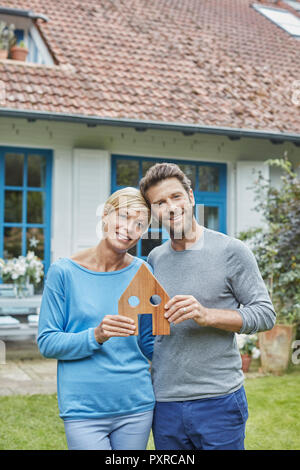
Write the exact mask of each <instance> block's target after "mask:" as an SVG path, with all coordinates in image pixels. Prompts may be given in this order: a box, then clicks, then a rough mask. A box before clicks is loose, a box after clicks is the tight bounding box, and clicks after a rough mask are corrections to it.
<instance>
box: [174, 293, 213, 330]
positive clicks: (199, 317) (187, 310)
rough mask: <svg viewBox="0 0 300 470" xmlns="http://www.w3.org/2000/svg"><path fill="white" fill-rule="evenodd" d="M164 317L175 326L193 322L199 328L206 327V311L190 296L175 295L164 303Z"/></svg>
mask: <svg viewBox="0 0 300 470" xmlns="http://www.w3.org/2000/svg"><path fill="white" fill-rule="evenodd" d="M165 309H166V310H167V311H166V313H165V317H166V318H167V319H168V321H169V322H170V323H174V324H175V325H177V324H178V323H181V322H183V321H185V320H194V321H195V322H196V323H198V325H200V326H207V325H208V309H207V308H205V307H203V305H201V304H200V302H198V300H196V299H195V297H193V296H192V295H175V297H173V298H172V299H170V300H169V302H167V303H166V305H165Z"/></svg>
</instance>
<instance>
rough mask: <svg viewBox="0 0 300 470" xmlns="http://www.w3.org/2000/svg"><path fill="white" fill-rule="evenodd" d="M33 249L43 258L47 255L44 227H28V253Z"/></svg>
mask: <svg viewBox="0 0 300 470" xmlns="http://www.w3.org/2000/svg"><path fill="white" fill-rule="evenodd" d="M28 251H33V252H34V254H35V255H36V256H38V257H39V258H40V259H41V260H43V259H44V257H45V237H44V229H42V228H36V227H32V228H28V229H27V231H26V253H28Z"/></svg>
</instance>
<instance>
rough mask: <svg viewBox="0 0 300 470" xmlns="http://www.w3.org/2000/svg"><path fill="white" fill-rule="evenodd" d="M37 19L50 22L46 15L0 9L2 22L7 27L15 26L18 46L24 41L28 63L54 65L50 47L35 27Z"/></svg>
mask: <svg viewBox="0 0 300 470" xmlns="http://www.w3.org/2000/svg"><path fill="white" fill-rule="evenodd" d="M37 18H40V19H43V21H48V18H47V17H45V16H44V15H42V14H35V13H34V12H32V11H31V10H19V9H17V8H5V7H0V21H4V22H5V23H6V24H7V25H10V24H13V25H14V26H15V36H16V41H17V44H19V43H20V41H24V43H25V46H26V48H27V49H28V55H27V57H26V62H31V63H35V64H45V65H53V64H54V61H53V58H52V55H51V54H50V52H49V49H48V46H47V45H46V43H45V41H44V39H43V38H42V36H41V34H40V32H39V29H38V28H37V27H36V25H35V20H36V19H37ZM9 59H10V57H9ZM10 60H12V59H10Z"/></svg>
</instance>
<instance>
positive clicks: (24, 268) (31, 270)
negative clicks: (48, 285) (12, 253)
mask: <svg viewBox="0 0 300 470" xmlns="http://www.w3.org/2000/svg"><path fill="white" fill-rule="evenodd" d="M43 270H44V266H43V263H42V262H41V260H40V259H39V258H38V257H37V256H35V254H34V252H33V251H29V252H28V253H27V255H26V256H19V257H18V258H13V259H10V260H8V261H6V262H5V261H4V260H3V259H0V275H1V277H2V279H3V281H4V282H13V283H14V286H15V295H16V297H26V296H28V295H33V294H34V290H33V286H34V285H36V284H38V283H39V282H40V280H41V278H42V276H43ZM31 282H32V284H31Z"/></svg>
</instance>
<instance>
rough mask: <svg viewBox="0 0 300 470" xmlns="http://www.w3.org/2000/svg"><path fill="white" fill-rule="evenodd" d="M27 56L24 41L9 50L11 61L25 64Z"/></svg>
mask: <svg viewBox="0 0 300 470" xmlns="http://www.w3.org/2000/svg"><path fill="white" fill-rule="evenodd" d="M27 54H28V49H27V48H26V45H25V42H24V41H20V42H19V43H18V44H15V45H13V46H12V47H11V48H10V58H11V59H13V60H20V61H22V62H25V60H26V57H27Z"/></svg>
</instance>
